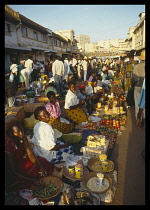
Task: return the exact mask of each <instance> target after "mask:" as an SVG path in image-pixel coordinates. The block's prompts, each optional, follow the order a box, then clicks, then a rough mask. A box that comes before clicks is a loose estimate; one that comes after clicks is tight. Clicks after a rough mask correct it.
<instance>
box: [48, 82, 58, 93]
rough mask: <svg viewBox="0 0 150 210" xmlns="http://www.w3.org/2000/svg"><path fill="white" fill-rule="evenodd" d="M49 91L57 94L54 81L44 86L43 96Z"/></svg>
mask: <svg viewBox="0 0 150 210" xmlns="http://www.w3.org/2000/svg"><path fill="white" fill-rule="evenodd" d="M49 91H53V92H54V93H55V94H56V95H57V96H58V95H59V94H57V90H56V88H55V83H54V82H50V83H49V84H48V85H47V86H46V89H45V96H47V93H48V92H49Z"/></svg>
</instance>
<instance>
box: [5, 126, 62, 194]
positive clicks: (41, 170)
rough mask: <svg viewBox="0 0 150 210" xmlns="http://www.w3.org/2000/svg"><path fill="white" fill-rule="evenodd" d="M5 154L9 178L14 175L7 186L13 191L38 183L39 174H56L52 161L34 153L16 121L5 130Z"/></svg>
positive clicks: (56, 170) (56, 169)
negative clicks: (10, 183)
mask: <svg viewBox="0 0 150 210" xmlns="http://www.w3.org/2000/svg"><path fill="white" fill-rule="evenodd" d="M5 154H6V159H7V162H8V165H7V167H8V168H9V172H10V174H11V179H12V178H13V177H14V180H12V181H13V183H12V184H13V185H12V186H9V187H10V189H11V190H13V191H18V190H20V189H24V188H26V189H28V187H30V186H31V185H32V184H34V185H38V184H40V180H39V178H41V176H42V177H45V176H49V175H54V176H56V175H58V168H57V167H55V165H54V164H53V163H50V162H49V161H47V160H46V159H45V158H43V157H41V156H36V155H35V154H34V152H33V150H32V148H31V145H30V143H29V141H28V139H27V136H26V135H25V132H24V129H23V127H22V125H21V124H19V123H17V122H15V123H12V125H11V126H10V127H9V129H8V130H7V137H6V140H5ZM13 175H14V176H13Z"/></svg>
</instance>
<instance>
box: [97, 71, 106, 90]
mask: <svg viewBox="0 0 150 210" xmlns="http://www.w3.org/2000/svg"><path fill="white" fill-rule="evenodd" d="M96 78H97V86H99V87H102V90H103V93H105V92H108V91H109V87H108V84H106V83H105V82H102V76H101V75H98V76H97V77H96Z"/></svg>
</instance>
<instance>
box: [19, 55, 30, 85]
mask: <svg viewBox="0 0 150 210" xmlns="http://www.w3.org/2000/svg"><path fill="white" fill-rule="evenodd" d="M32 71H33V60H32V56H29V58H28V59H27V60H26V61H25V68H24V69H22V70H21V74H22V76H23V77H24V80H25V86H26V88H28V87H29V81H30V74H31V72H32Z"/></svg>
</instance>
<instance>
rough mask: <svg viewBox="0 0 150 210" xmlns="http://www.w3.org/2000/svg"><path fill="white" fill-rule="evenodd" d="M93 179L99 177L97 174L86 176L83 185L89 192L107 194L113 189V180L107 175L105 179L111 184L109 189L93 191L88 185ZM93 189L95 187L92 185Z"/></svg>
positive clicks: (92, 173) (91, 173)
mask: <svg viewBox="0 0 150 210" xmlns="http://www.w3.org/2000/svg"><path fill="white" fill-rule="evenodd" d="M93 177H95V178H96V177H97V172H90V173H89V174H87V175H86V176H84V178H83V185H84V187H85V188H86V189H87V190H88V191H89V192H93V193H105V192H107V191H108V190H109V189H111V187H112V179H111V178H110V176H108V175H107V174H104V179H106V180H107V181H108V183H109V185H108V187H107V188H106V189H105V190H100V191H98V190H96V189H95V190H91V189H90V188H89V187H88V186H87V185H88V181H89V180H90V179H91V178H93ZM92 187H94V185H92Z"/></svg>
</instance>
